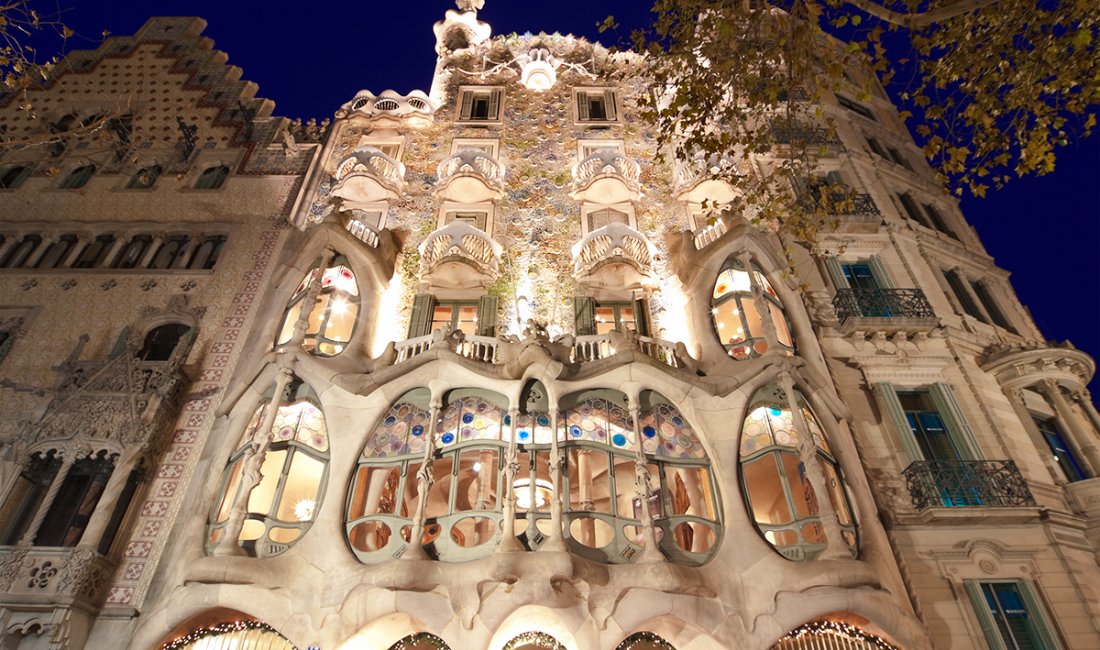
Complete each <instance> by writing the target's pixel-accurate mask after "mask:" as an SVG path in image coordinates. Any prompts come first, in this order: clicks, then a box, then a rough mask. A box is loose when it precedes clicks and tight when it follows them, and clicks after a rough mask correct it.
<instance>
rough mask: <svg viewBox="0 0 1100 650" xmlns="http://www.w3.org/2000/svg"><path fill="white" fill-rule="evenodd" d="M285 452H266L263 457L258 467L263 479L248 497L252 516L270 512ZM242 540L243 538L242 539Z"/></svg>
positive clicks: (282, 450)
mask: <svg viewBox="0 0 1100 650" xmlns="http://www.w3.org/2000/svg"><path fill="white" fill-rule="evenodd" d="M286 454H287V450H285V449H280V450H277V451H272V450H268V452H267V456H265V457H264V463H263V465H262V466H261V467H260V473H261V474H263V478H262V479H260V483H259V484H258V485H257V486H256V487H255V489H253V490H252V494H250V495H249V496H248V511H249V512H251V513H254V514H259V515H267V514H268V513H269V512H271V507H272V505H273V503H272V502H273V501H274V500H275V489H276V488H277V487H278V486H279V477H280V476H282V473H283V462H284V461H285V460H286ZM242 539H243V537H242Z"/></svg>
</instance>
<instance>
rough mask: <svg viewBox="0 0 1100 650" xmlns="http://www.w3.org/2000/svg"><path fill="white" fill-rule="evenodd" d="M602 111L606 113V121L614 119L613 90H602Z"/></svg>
mask: <svg viewBox="0 0 1100 650" xmlns="http://www.w3.org/2000/svg"><path fill="white" fill-rule="evenodd" d="M603 111H604V114H605V115H607V121H608V122H614V121H615V91H614V90H605V91H603Z"/></svg>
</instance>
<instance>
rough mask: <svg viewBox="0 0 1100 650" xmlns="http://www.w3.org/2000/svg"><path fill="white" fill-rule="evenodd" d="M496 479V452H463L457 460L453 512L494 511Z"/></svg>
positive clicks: (475, 450)
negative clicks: (456, 481) (456, 483)
mask: <svg viewBox="0 0 1100 650" xmlns="http://www.w3.org/2000/svg"><path fill="white" fill-rule="evenodd" d="M497 477H498V472H497V450H495V449H468V450H464V451H463V452H462V456H461V458H460V460H459V468H458V492H457V494H456V495H455V511H456V512H460V511H466V510H494V509H496V504H497V480H498V478H497Z"/></svg>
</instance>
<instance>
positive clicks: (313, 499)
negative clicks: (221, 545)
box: [208, 380, 329, 557]
mask: <svg viewBox="0 0 1100 650" xmlns="http://www.w3.org/2000/svg"><path fill="white" fill-rule="evenodd" d="M269 400H270V396H268V397H267V398H266V400H265V403H263V404H261V405H260V406H259V407H258V408H257V409H256V411H255V412H254V413H253V414H252V419H251V420H249V423H248V426H247V427H245V431H244V435H242V436H241V441H240V444H239V445H238V446H237V451H235V452H234V453H233V455H232V456H230V458H229V464H228V466H227V467H226V469H225V475H224V477H223V478H222V490H221V495H222V496H221V498H220V499H219V500H218V501H217V502H216V504H215V507H214V510H213V512H212V513H211V515H210V531H209V535H208V541H209V548H212V547H213V546H214V545H216V544H217V543H218V541H219V540H220V539H221V537H222V534H223V533H224V532H225V531H224V529H225V524H226V522H227V520H228V519H229V514H230V512H231V511H232V509H233V503H234V501H235V500H236V499H239V498H242V497H243V496H244V495H240V494H238V488H239V487H240V482H241V474H242V472H243V470H244V465H245V461H246V460H247V456H248V455H249V454H250V453H251V450H252V449H253V439H254V437H255V436H256V433H257V429H259V427H260V426H261V425H262V424H263V420H264V414H265V413H266V412H267V409H268V401H269ZM320 404H321V402H320V400H319V399H318V397H317V395H316V393H314V392H313V390H312V389H311V388H310V387H309V386H308V385H307V384H304V383H302V382H301V381H300V380H297V381H296V382H295V383H292V384H291V385H290V387H289V388H288V390H287V402H286V403H285V404H283V405H282V406H280V407H279V409H278V411H277V412H276V414H275V420H274V422H273V423H272V425H271V434H270V435H271V443H270V445H269V447H268V449H267V452H266V454H265V455H264V459H263V464H262V465H261V467H260V474H261V476H262V478H261V480H260V482H259V483H258V484H257V485H256V486H255V488H253V490H252V492H251V493H250V494H248V495H247V498H248V505H247V508H248V510H247V513H248V514H247V516H246V519H245V523H244V527H243V528H242V529H241V535H240V538H239V539H240V544H241V546H242V547H243V548H244V549H245V550H246V551H248V552H249V553H251V554H253V555H260V556H262V557H268V556H272V555H278V554H279V553H282V552H283V551H285V550H286V549H287V548H289V547H290V546H291V545H293V544H294V543H295V542H297V541H298V540H299V539H300V538H301V537H302V535H305V533H306V531H307V530H309V527H310V526H311V525H312V524H313V520H314V519H315V518H316V515H317V511H318V509H319V508H320V507H321V495H322V494H323V487H324V485H325V479H326V477H327V474H328V460H329V448H328V430H327V429H326V426H325V416H324V414H323V413H322V412H321V405H320Z"/></svg>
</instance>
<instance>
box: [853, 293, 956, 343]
mask: <svg viewBox="0 0 1100 650" xmlns="http://www.w3.org/2000/svg"><path fill="white" fill-rule="evenodd" d="M833 309H835V310H836V317H837V320H839V321H840V325H841V329H842V330H843V331H844V333H845V334H848V333H851V332H853V331H856V330H860V331H870V330H874V331H883V332H887V333H895V332H927V331H930V330H932V329H933V328H935V327H936V326H937V325H938V324H939V319H938V318H937V317H936V312H935V311H933V310H932V305H931V304H929V302H928V298H926V297H925V295H924V291H922V290H920V289H840V290H839V291H837V292H836V297H834V298H833Z"/></svg>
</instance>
